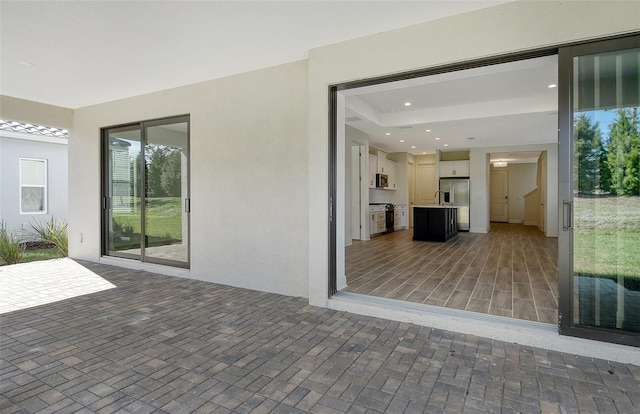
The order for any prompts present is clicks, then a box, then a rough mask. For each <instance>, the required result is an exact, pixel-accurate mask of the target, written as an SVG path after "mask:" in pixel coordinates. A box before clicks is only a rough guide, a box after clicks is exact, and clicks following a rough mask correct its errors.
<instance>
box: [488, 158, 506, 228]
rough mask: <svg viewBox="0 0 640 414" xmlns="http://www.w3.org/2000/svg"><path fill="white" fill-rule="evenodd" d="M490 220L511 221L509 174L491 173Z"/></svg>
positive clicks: (498, 171)
mask: <svg viewBox="0 0 640 414" xmlns="http://www.w3.org/2000/svg"><path fill="white" fill-rule="evenodd" d="M489 193H490V196H489V211H490V214H489V218H490V220H491V221H498V222H503V223H507V222H508V221H509V172H508V171H507V170H506V169H500V170H495V171H491V174H490V182H489Z"/></svg>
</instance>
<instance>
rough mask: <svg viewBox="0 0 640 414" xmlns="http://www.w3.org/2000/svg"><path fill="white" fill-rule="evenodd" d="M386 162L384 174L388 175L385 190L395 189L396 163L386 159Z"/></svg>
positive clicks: (396, 182) (396, 183) (396, 178)
mask: <svg viewBox="0 0 640 414" xmlns="http://www.w3.org/2000/svg"><path fill="white" fill-rule="evenodd" d="M386 164H387V169H386V170H387V172H386V174H387V175H388V176H389V187H387V190H396V189H397V187H398V163H397V162H395V161H391V160H387V163H386Z"/></svg>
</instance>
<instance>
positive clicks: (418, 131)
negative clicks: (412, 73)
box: [339, 55, 558, 324]
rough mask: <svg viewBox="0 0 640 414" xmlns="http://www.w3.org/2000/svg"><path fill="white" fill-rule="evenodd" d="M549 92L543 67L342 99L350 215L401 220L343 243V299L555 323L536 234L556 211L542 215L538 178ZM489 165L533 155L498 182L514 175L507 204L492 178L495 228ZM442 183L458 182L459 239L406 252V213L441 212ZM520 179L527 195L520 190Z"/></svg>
mask: <svg viewBox="0 0 640 414" xmlns="http://www.w3.org/2000/svg"><path fill="white" fill-rule="evenodd" d="M555 83H557V57H556V56H555V55H553V56H545V57H538V58H533V59H527V60H521V61H516V62H509V63H503V64H496V65H491V66H484V67H480V68H474V69H467V70H460V71H455V72H448V73H444V74H439V75H432V76H426V77H422V78H414V79H410V80H404V81H398V82H391V83H388V84H377V85H373V86H367V87H363V88H354V89H351V90H347V91H342V92H341V94H342V97H343V102H344V109H343V110H344V118H345V120H346V122H345V125H346V126H345V136H346V139H347V140H349V135H350V134H353V133H355V132H356V131H357V133H358V134H363V133H364V134H366V136H367V145H366V148H367V150H368V153H367V157H364V158H362V159H366V160H367V162H368V166H367V168H366V171H367V176H361V177H359V178H360V179H361V180H362V182H366V183H369V186H367V187H368V188H366V191H364V192H363V193H362V195H363V198H362V200H361V203H362V204H365V205H367V204H369V205H371V208H372V209H373V208H374V206H377V205H380V204H386V205H391V206H393V208H395V209H398V208H399V209H402V208H404V209H405V211H406V216H407V217H406V223H405V222H402V224H403V225H401V226H393V231H386V230H387V229H388V226H387V227H379V226H378V227H376V221H375V215H376V212H375V211H374V210H371V212H369V213H368V215H369V216H370V217H371V219H369V220H366V223H367V226H366V227H367V228H366V229H364V237H363V238H361V239H360V240H356V239H353V238H352V239H351V240H345V243H344V246H348V247H346V251H345V254H344V258H345V259H344V260H345V266H344V269H345V275H344V278H345V280H346V287H345V288H344V289H343V290H344V291H346V292H353V293H360V294H366V295H372V296H379V297H384V298H389V299H396V300H403V301H408V302H414V303H422V304H425V305H435V306H442V307H448V308H455V309H463V310H468V311H474V312H482V313H487V314H494V315H499V316H507V317H514V318H520V319H527V320H533V321H539V322H546V323H553V324H555V323H557V308H558V303H557V290H558V288H557V239H556V238H555V237H556V236H557V233H555V234H554V232H555V231H556V230H555V229H554V228H551V227H548V226H547V223H548V222H551V223H554V226H555V227H557V211H554V210H555V208H554V209H550V208H548V207H547V206H546V204H547V203H546V200H547V198H548V193H549V192H552V191H555V192H556V193H557V183H554V184H553V185H551V186H547V185H546V182H547V177H551V178H552V179H555V181H556V182H557V92H556V91H555V89H554V88H553V87H549V86H550V85H555ZM543 153H544V154H545V158H544V166H542V164H540V163H539V158H541V154H543ZM494 154H518V155H520V154H527V155H529V156H531V157H533V155H531V154H535V159H534V160H533V161H531V160H530V161H531V162H526V163H525V162H523V163H513V162H512V167H511V168H507V169H506V170H504V171H505V172H506V171H508V170H509V169H512V170H513V171H514V172H513V173H512V178H513V179H515V180H516V182H515V184H513V188H512V191H516V190H517V191H516V192H517V196H512V197H515V198H517V200H515V199H514V200H511V202H509V200H508V197H509V196H510V192H509V191H510V190H509V186H508V184H509V180H510V179H509V176H508V173H506V174H503V173H498V175H497V176H502V178H503V183H504V185H505V188H504V189H503V192H502V197H503V200H505V199H504V197H507V199H506V201H507V202H506V203H505V202H503V204H504V207H503V208H504V216H503V217H502V219H501V220H493V215H492V214H491V211H492V209H493V208H492V204H493V201H492V200H491V196H492V192H491V186H492V185H493V184H494V181H495V180H494V179H493V178H494V177H492V174H493V172H494V170H499V168H501V167H494V166H493V163H492V160H493V159H492V156H493V155H494ZM549 159H551V162H550V163H547V160H549ZM519 164H522V165H519ZM525 164H526V166H525ZM539 164H540V165H539ZM383 168H386V170H385V169H383ZM539 168H543V169H544V171H543V172H542V173H541V172H540V171H539ZM549 169H550V170H551V171H549ZM345 170H346V171H349V169H345ZM531 172H533V174H531ZM541 174H542V176H543V177H544V179H545V185H544V186H543V187H540V186H539V185H538V184H539V180H540V177H541ZM401 175H402V176H404V178H402V177H401ZM453 176H457V177H464V178H468V179H469V182H470V192H469V196H470V197H469V198H470V200H469V210H470V211H469V213H468V215H469V225H468V227H467V229H465V230H468V232H467V231H464V232H462V231H460V232H458V235H457V236H455V237H453V238H451V239H449V240H447V241H446V242H443V243H439V242H431V241H427V242H425V241H416V240H413V229H412V227H413V208H414V207H415V206H435V205H438V204H441V203H447V202H448V201H449V200H450V197H451V195H450V194H446V193H447V192H446V191H442V190H441V188H440V183H441V178H443V177H453ZM525 176H526V179H527V180H528V182H531V181H533V183H534V184H535V186H536V188H535V189H534V188H528V186H527V188H522V185H521V181H523V180H524V178H523V177H525ZM349 179H350V180H353V177H349ZM352 182H353V181H352ZM385 184H386V185H385ZM389 184H393V185H394V186H391V187H390V186H389ZM525 190H526V191H525ZM532 191H534V192H535V191H537V193H536V197H537V198H536V197H533V196H532V195H531V194H529V193H531V192H532ZM540 192H543V193H544V196H542V195H540ZM345 195H346V194H345ZM527 196H528V200H529V201H528V203H529V204H530V205H533V206H534V207H537V208H536V209H535V211H534V213H533V217H534V218H533V219H531V218H530V217H529V216H531V215H532V213H531V212H530V211H529V209H527V211H526V214H527V217H525V208H524V203H525V197H527ZM534 198H535V200H534ZM541 201H543V202H541ZM553 201H554V202H555V203H557V196H556V199H555V200H553ZM541 204H544V205H545V206H544V207H542V208H540V205H541ZM529 208H530V207H529ZM514 211H515V213H514ZM348 214H351V213H348ZM527 218H528V219H527ZM492 221H496V223H492ZM497 221H500V222H501V223H498V222H497ZM525 221H526V223H525ZM383 229H384V230H385V231H383ZM367 236H368V237H367ZM339 245H340V244H339ZM527 252H530V253H532V254H526V253H527Z"/></svg>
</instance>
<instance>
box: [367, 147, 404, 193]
mask: <svg viewBox="0 0 640 414" xmlns="http://www.w3.org/2000/svg"><path fill="white" fill-rule="evenodd" d="M376 173H378V174H385V175H387V177H388V183H389V186H388V187H384V188H380V189H381V190H395V189H396V188H397V187H398V163H397V162H395V161H391V160H388V159H387V153H386V152H383V151H378V155H377V156H376V155H373V154H369V188H376Z"/></svg>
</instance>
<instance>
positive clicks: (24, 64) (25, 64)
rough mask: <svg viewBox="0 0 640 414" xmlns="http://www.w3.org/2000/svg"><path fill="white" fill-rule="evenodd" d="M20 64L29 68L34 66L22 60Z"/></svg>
mask: <svg viewBox="0 0 640 414" xmlns="http://www.w3.org/2000/svg"><path fill="white" fill-rule="evenodd" d="M20 64H21V65H22V66H27V67H31V66H33V63H31V62H27V61H26V60H21V61H20Z"/></svg>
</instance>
